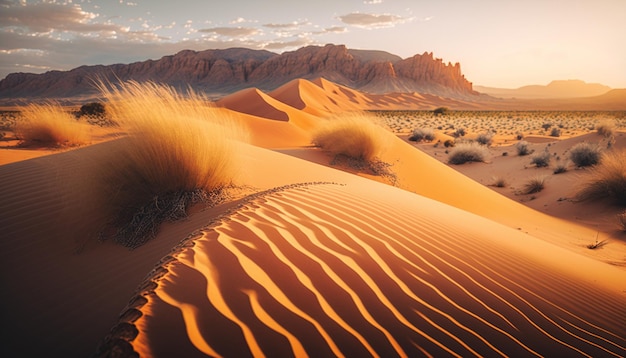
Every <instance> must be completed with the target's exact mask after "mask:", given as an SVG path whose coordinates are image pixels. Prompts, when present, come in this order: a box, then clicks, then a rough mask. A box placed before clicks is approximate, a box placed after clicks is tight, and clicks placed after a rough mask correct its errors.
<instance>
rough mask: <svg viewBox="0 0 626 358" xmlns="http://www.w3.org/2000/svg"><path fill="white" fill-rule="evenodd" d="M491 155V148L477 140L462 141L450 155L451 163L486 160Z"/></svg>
mask: <svg viewBox="0 0 626 358" xmlns="http://www.w3.org/2000/svg"><path fill="white" fill-rule="evenodd" d="M488 157H489V149H487V147H485V146H484V145H481V144H479V143H476V142H469V143H460V144H458V145H457V146H455V147H454V148H452V150H450V154H449V156H448V163H450V164H464V163H467V162H484V161H486V160H487V158H488Z"/></svg>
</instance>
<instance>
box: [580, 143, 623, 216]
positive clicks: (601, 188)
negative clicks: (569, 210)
mask: <svg viewBox="0 0 626 358" xmlns="http://www.w3.org/2000/svg"><path fill="white" fill-rule="evenodd" d="M577 198H578V199H579V200H598V199H612V200H614V201H615V202H617V203H618V204H620V205H626V150H622V151H619V152H613V153H609V154H605V155H604V157H603V158H602V162H601V163H600V164H599V165H597V166H596V167H594V168H593V169H591V171H590V173H589V175H588V177H587V179H586V180H585V181H584V183H583V184H582V187H581V189H580V190H579V191H578V193H577Z"/></svg>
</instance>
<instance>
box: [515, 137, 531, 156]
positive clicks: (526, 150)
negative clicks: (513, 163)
mask: <svg viewBox="0 0 626 358" xmlns="http://www.w3.org/2000/svg"><path fill="white" fill-rule="evenodd" d="M515 150H516V151H517V155H519V156H524V155H528V154H531V153H532V152H534V150H533V149H530V147H529V143H528V142H527V141H525V140H521V141H519V142H517V144H515Z"/></svg>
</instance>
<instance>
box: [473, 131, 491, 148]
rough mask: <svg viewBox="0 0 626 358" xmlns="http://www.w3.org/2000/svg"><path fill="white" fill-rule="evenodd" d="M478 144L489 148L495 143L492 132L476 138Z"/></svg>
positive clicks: (481, 134)
mask: <svg viewBox="0 0 626 358" xmlns="http://www.w3.org/2000/svg"><path fill="white" fill-rule="evenodd" d="M476 142H478V143H479V144H482V145H485V146H487V147H489V146H490V145H491V144H492V143H493V133H492V132H484V133H480V134H479V135H478V136H477V137H476Z"/></svg>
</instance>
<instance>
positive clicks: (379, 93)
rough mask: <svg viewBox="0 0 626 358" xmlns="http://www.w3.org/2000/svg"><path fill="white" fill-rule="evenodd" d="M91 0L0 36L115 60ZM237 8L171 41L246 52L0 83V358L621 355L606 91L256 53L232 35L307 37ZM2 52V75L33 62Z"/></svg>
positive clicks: (622, 181)
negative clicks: (225, 21) (67, 40)
mask: <svg viewBox="0 0 626 358" xmlns="http://www.w3.org/2000/svg"><path fill="white" fill-rule="evenodd" d="M96 3H98V4H99V5H102V8H100V7H93V8H92V7H91V6H93V4H80V5H78V4H74V5H71V4H57V3H48V2H32V3H29V2H24V3H17V2H15V3H13V2H7V3H6V4H4V3H3V4H1V5H0V7H2V8H3V12H5V13H6V14H7V15H0V19H1V20H2V22H3V23H2V24H0V32H2V33H5V35H6V36H9V35H8V34H12V35H10V36H15V37H16V38H18V37H19V36H21V34H20V32H19V31H17V32H16V31H15V29H16V28H17V29H19V28H23V29H26V30H24V31H26V32H29V33H32V34H34V35H33V36H34V37H40V38H44V37H46V36H47V35H45V34H55V33H58V34H62V35H59V36H58V38H57V37H55V38H53V37H51V38H50V39H51V40H52V41H62V38H63V36H70V34H71V33H72V32H77V33H80V32H81V31H87V30H84V29H85V28H88V27H89V26H94V28H95V30H94V29H90V30H88V32H89V33H92V35H93V33H95V32H94V31H96V32H97V33H98V34H100V35H101V36H105V35H106V36H107V37H106V39H105V40H102V41H103V42H101V43H100V45H102V46H104V44H106V45H111V44H119V45H120V46H121V44H122V43H123V41H122V40H120V38H126V37H127V36H131V35H130V34H128V30H126V32H125V30H124V29H125V28H123V27H119V28H118V27H116V26H117V25H116V24H117V22H116V21H120V20H119V19H118V20H115V18H114V17H112V18H111V19H113V20H107V22H99V21H101V20H99V17H98V16H96V12H102V13H103V14H104V13H105V12H106V11H112V10H111V9H108V8H107V7H108V6H113V5H107V6H105V5H104V4H100V3H99V2H96ZM115 6H118V5H117V4H116V5H115ZM119 6H124V7H123V9H125V10H124V11H129V14H130V13H132V12H133V11H139V10H140V9H144V10H145V6H146V5H145V4H143V3H142V2H137V3H131V2H120V4H119ZM154 6H155V5H154ZM250 6H251V7H252V6H255V5H250ZM302 6H305V5H302ZM306 6H311V9H314V8H315V9H316V8H318V5H314V4H309V5H306ZM336 6H337V7H336V10H334V11H337V12H339V13H341V12H342V11H343V8H342V7H341V6H339V5H336ZM342 6H343V5H342ZM355 6H356V5H355ZM359 6H361V7H362V8H363V9H371V8H373V7H376V6H379V7H380V8H385V9H389V11H392V10H393V9H394V8H393V6H392V5H391V4H389V3H388V2H385V1H372V2H369V1H368V2H364V3H363V4H361V5H359ZM520 6H521V5H520ZM227 7H228V8H231V7H233V5H229V6H227ZM225 8H226V7H225ZM88 9H91V10H88ZM158 9H159V7H156V6H155V7H153V8H152V10H154V11H157V10H158ZM285 9H286V10H285V11H287V9H291V8H290V7H289V6H288V5H285ZM43 10H45V11H47V12H48V13H50V14H53V13H55V12H57V11H58V16H61V15H62V16H63V17H62V18H63V19H66V20H64V21H65V22H67V21H70V22H69V23H71V24H73V25H72V26H73V27H72V26H70V25H63V26H60V25H53V24H52V22H53V20H50V21H51V22H46V23H42V22H37V23H35V22H33V20H32V19H33V17H29V16H27V14H29V11H32V13H30V14H31V16H35V17H37V16H40V15H37V14H41V13H42V11H43ZM89 11H93V12H89ZM119 11H121V10H119ZM142 11H143V10H142ZM216 11H218V10H216ZM219 11H225V10H223V9H222V10H219ZM289 11H292V12H293V13H297V12H298V11H300V10H295V9H291V10H289ZM311 11H313V10H311ZM324 11H326V10H324ZM398 11H399V10H398ZM433 11H435V10H433ZM468 11H469V10H468ZM571 11H573V10H571ZM613 12H614V11H612V12H609V13H613ZM265 13H267V11H262V10H260V9H257V11H256V13H255V14H256V15H257V16H259V18H261V17H262V16H263V15H261V14H265ZM313 13H314V12H312V14H313ZM503 13H504V12H503ZM90 14H91V15H90ZM255 14H248V15H246V17H245V18H244V17H241V18H238V19H237V20H236V21H234V22H232V23H231V24H230V25H229V26H218V25H215V26H214V27H211V28H208V27H206V26H209V25H205V28H202V29H200V30H197V31H196V32H192V31H187V35H188V36H193V34H194V33H199V34H202V35H201V36H203V37H202V38H203V39H204V41H208V43H214V42H211V41H217V40H216V38H220V39H223V37H228V38H231V37H232V38H231V40H232V41H235V39H239V40H237V41H242V46H241V47H237V46H229V45H231V41H225V44H224V46H222V47H215V48H210V47H207V46H203V47H201V48H198V47H194V46H191V45H192V42H185V41H187V40H185V41H183V40H181V41H182V42H181V43H182V44H183V45H185V46H188V47H185V48H183V49H181V50H178V51H172V52H168V53H172V54H169V55H165V56H161V57H159V58H156V57H155V58H153V59H149V60H148V59H147V60H141V61H135V62H132V61H128V62H126V63H122V62H120V63H113V62H107V61H105V60H104V58H106V57H105V56H104V55H101V57H100V58H99V59H97V60H95V62H93V61H91V62H89V61H86V60H85V64H81V65H80V66H73V65H72V66H69V65H68V66H69V67H64V68H61V67H59V69H54V70H50V71H38V73H31V72H22V71H14V72H11V73H7V74H6V75H5V77H4V78H3V79H2V80H0V197H1V198H2V200H1V201H0V259H1V260H2V263H3V267H2V270H1V274H0V283H1V284H2V291H1V292H2V293H1V301H0V302H1V303H2V311H1V312H2V321H3V323H4V326H3V331H2V339H1V347H2V348H1V350H0V351H1V352H2V353H1V355H2V356H3V357H86V356H89V357H369V356H372V357H396V356H398V357H468V356H479V357H492V356H494V357H495V356H505V357H623V356H625V355H626V320H625V319H624V317H625V314H626V88H623V87H626V85H625V86H623V87H618V86H615V85H612V86H608V85H604V84H600V83H595V82H590V83H586V82H584V81H582V80H571V79H570V80H558V79H554V78H552V79H551V80H550V81H546V82H545V83H546V84H545V85H536V84H533V83H536V82H532V81H529V82H525V83H526V85H525V86H517V87H516V86H509V87H505V86H504V85H496V84H494V85H489V83H485V85H475V84H474V83H473V82H471V81H470V77H469V75H467V74H465V73H463V72H462V71H461V64H460V63H458V62H455V63H451V62H445V61H443V60H442V59H439V58H437V57H436V56H435V55H434V54H433V52H429V51H430V49H429V50H428V51H419V52H420V53H421V54H413V55H408V56H407V55H403V56H398V55H395V54H392V53H390V52H386V51H381V50H371V49H364V48H368V47H364V46H359V47H355V48H351V47H350V46H348V45H337V44H330V43H327V44H323V45H320V44H316V43H312V44H307V45H306V46H300V47H297V48H295V49H293V50H286V51H282V52H278V51H276V52H274V51H272V47H271V46H269V45H267V44H266V45H265V46H266V47H260V48H257V47H256V46H254V45H251V44H252V42H250V41H249V38H252V37H254V36H258V37H259V38H261V37H260V36H263V35H266V34H267V33H268V32H269V31H276V33H277V34H279V35H280V36H283V37H288V36H289V35H288V31H290V29H294V28H306V29H308V30H307V31H308V32H307V33H309V34H311V35H310V36H322V34H321V33H322V32H323V31H321V30H320V29H319V28H318V27H317V26H314V25H313V22H314V20H308V21H302V22H294V23H287V24H277V23H273V22H269V20H268V22H266V23H262V22H258V21H257V22H255V21H252V20H247V19H249V18H250V16H253V15H255ZM450 14H451V13H450ZM607 14H608V13H607ZM144 15H145V14H144ZM172 16H174V15H172ZM207 16H208V15H207ZM310 16H313V15H310ZM450 16H452V15H450ZM607 16H608V15H607ZM68 18H75V19H76V21H75V22H74V23H72V22H71V20H67V19H68ZM51 19H54V17H51ZM435 19H436V18H435ZM511 19H512V18H511ZM213 21H217V20H215V19H213ZM334 21H336V22H340V23H342V24H344V25H345V26H347V28H346V29H345V30H342V31H340V30H338V29H336V28H330V27H327V28H326V29H327V30H328V29H333V30H328V31H326V33H330V34H335V35H336V36H340V35H341V34H343V35H344V36H348V35H346V34H344V33H351V31H353V32H357V31H361V30H359V29H363V28H367V29H368V30H367V31H372V33H374V32H377V33H386V32H387V31H391V29H395V28H396V27H401V26H402V24H413V25H415V24H418V25H419V26H426V25H427V24H428V23H429V22H430V21H431V19H430V18H429V19H428V20H426V18H424V19H422V20H417V19H416V18H412V17H404V16H400V15H397V16H392V15H389V14H387V13H382V12H381V13H380V14H378V15H375V14H373V13H364V12H360V11H355V12H352V13H350V14H346V15H338V16H336V17H335V20H334ZM493 21H497V20H493ZM511 21H513V20H511ZM196 24H197V23H193V22H188V23H186V25H185V26H186V27H184V28H185V29H190V28H193V27H195V26H198V25H196ZM255 24H256V25H255ZM261 24H262V25H261ZM144 25H145V26H143V28H144V29H151V28H150V26H149V21H148V20H145V19H144ZM211 25H212V26H213V25H214V24H213V23H211ZM413 25H411V26H413ZM46 26H49V27H50V29H47V28H45V27H46ZM54 26H59V27H58V28H56V27H54ZM133 26H134V25H133ZM177 26H179V27H181V28H182V26H183V25H180V24H178V25H177V24H175V23H172V24H171V25H169V27H167V26H165V27H163V26H156V27H155V28H154V29H152V30H150V31H154V34H157V33H159V31H162V29H165V30H167V29H173V28H176V27H177ZM246 26H248V27H246ZM254 26H256V27H254ZM406 26H409V25H406ZM564 26H566V25H564ZM257 27H258V28H257ZM309 27H310V29H309ZM46 31H48V32H46ZM63 31H65V32H63ZM142 31H144V32H141V31H140V32H136V33H133V34H132V36H133V37H132V38H133V39H135V38H138V37H140V36H147V35H146V33H147V32H149V31H148V30H142ZM315 31H318V32H320V33H319V34H318V33H317V32H315ZM467 31H470V30H467ZM405 32H406V31H405ZM111 33H115V36H113V35H111ZM209 35H210V36H209ZM526 35H527V34H526ZM81 36H82V37H81ZM81 36H79V37H77V39H79V38H80V41H78V40H76V39H75V41H77V42H80V43H81V44H82V45H83V46H86V44H87V43H88V41H95V40H94V39H95V38H96V36H95V35H94V36H91V37H89V36H83V35H81ZM163 36H165V35H163ZM168 36H169V35H168ZM172 36H173V35H172ZM220 36H221V37H220ZM361 36H366V35H363V34H361ZM7 38H8V37H7ZM103 38H104V37H103ZM155 38H156V37H155ZM155 38H152V37H146V38H144V39H143V40H142V41H160V40H155ZM31 40H32V39H31ZM63 41H64V40H63ZM119 41H122V42H119ZM129 41H130V43H131V44H132V46H137V47H141V46H144V45H145V43H144V42H132V41H134V40H132V41H131V40H129ZM246 41H248V42H246ZM581 41H582V40H581ZM372 42H374V40H373V39H372ZM11 43H13V42H11ZM29 43H30V44H31V45H29V46H36V44H35V42H34V41H31V42H29ZM55 43H56V42H55ZM155 44H156V42H155ZM1 46H10V45H0V47H1ZM68 46H69V45H68ZM132 46H131V47H126V48H125V49H126V50H124V51H126V52H129V51H130V49H131V48H132ZM500 46H504V45H502V44H501V45H500ZM111 48H114V47H111ZM169 48H170V47H167V48H166V49H169ZM172 48H173V47H172ZM207 48H210V49H207ZM369 48H371V47H369ZM11 51H13V52H11V53H10V51H9V50H7V51H5V52H1V51H0V60H1V61H3V63H4V67H3V66H0V69H1V70H2V71H4V69H5V68H18V69H19V68H22V67H26V68H30V69H36V68H37V66H43V67H45V66H44V64H43V63H40V62H37V61H40V59H39V58H38V57H37V56H32V57H33V58H32V59H31V60H29V61H32V62H28V61H27V60H26V59H25V58H26V57H24V58H21V57H20V59H21V61H25V62H24V63H31V65H28V66H22V67H20V66H17V65H15V66H17V67H11V66H13V65H10V63H11V61H13V60H12V59H13V57H10V56H15V51H18V50H11ZM20 51H21V50H20ZM46 51H47V50H46ZM63 51H72V50H71V48H70V47H63ZM18 52H19V51H18ZM415 52H417V51H415ZM53 53H54V52H50V54H53ZM618 55H619V54H618ZM2 56H5V57H2ZM111 56H112V55H111ZM61 58H62V59H64V61H70V60H69V59H68V56H67V54H66V55H63V56H62V57H61ZM120 58H121V57H120ZM53 60H54V58H53V57H51V58H50V59H49V61H53ZM46 63H48V62H46ZM49 63H51V62H49ZM470 63H471V61H470ZM46 66H48V65H46ZM50 66H51V65H50ZM464 66H465V65H464ZM563 66H566V65H565V64H564V65H563ZM606 67H608V65H607V66H606ZM55 68H56V67H55ZM464 68H465V67H464ZM491 69H492V70H493V71H494V72H495V71H496V70H497V68H496V67H495V66H494V65H491ZM519 71H521V72H523V71H522V70H519ZM521 72H520V73H521ZM500 73H502V72H500ZM530 74H531V72H527V74H526V75H524V74H522V75H521V77H522V78H523V79H524V80H527V79H528V78H525V77H530ZM555 76H558V73H557V74H556V75H555ZM477 77H480V76H477ZM484 78H488V77H484ZM492 83H494V82H492ZM615 83H621V82H618V81H616V82H615ZM624 83H625V84H626V82H624Z"/></svg>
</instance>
